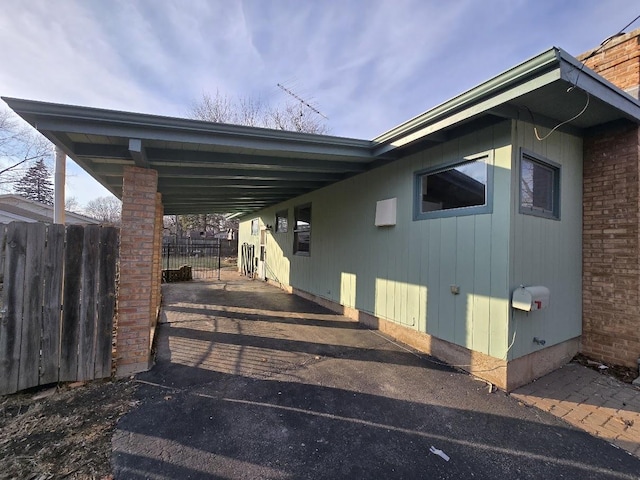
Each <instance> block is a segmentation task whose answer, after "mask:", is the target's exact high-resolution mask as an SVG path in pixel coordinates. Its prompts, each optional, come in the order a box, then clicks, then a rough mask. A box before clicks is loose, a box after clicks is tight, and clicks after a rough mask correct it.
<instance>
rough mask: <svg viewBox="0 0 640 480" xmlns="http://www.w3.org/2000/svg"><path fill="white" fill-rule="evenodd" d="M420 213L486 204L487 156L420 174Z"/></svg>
mask: <svg viewBox="0 0 640 480" xmlns="http://www.w3.org/2000/svg"><path fill="white" fill-rule="evenodd" d="M421 186H422V192H421V197H420V199H421V202H420V212H421V213H426V212H435V211H438V210H450V209H453V208H465V207H475V206H479V205H485V204H486V203H487V164H486V162H485V161H484V159H481V160H473V161H471V162H465V163H461V164H459V165H456V166H454V167H451V168H448V169H446V170H441V171H439V172H434V173H427V174H424V175H422V177H421Z"/></svg>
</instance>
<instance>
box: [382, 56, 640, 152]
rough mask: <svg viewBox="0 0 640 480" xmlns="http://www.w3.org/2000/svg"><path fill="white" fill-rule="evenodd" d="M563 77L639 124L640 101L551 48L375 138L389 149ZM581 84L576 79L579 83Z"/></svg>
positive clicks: (385, 148) (397, 147) (387, 150)
mask: <svg viewBox="0 0 640 480" xmlns="http://www.w3.org/2000/svg"><path fill="white" fill-rule="evenodd" d="M558 80H562V81H565V82H567V84H568V85H576V86H577V87H579V88H581V89H583V90H584V91H586V92H588V93H589V94H590V95H592V96H594V97H597V98H599V99H601V100H603V101H604V102H606V103H607V104H608V105H610V106H612V107H613V108H615V109H617V110H618V111H619V112H620V113H621V114H622V116H624V117H626V118H627V119H628V120H632V121H634V122H636V123H640V104H639V103H638V101H637V100H636V99H634V98H633V97H632V96H631V95H629V94H627V93H626V92H624V91H622V90H621V89H619V88H618V87H616V86H615V85H613V84H612V83H610V82H608V81H607V80H605V79H604V78H602V77H601V76H599V75H598V74H596V73H595V72H593V71H592V70H590V69H588V68H587V67H583V65H582V64H581V63H580V62H579V61H578V60H577V59H575V58H574V57H573V56H571V55H570V54H568V53H567V52H565V51H564V50H562V49H560V48H557V47H553V48H551V49H549V50H547V51H546V52H543V53H541V54H540V55H537V56H536V57H534V58H532V59H530V60H528V61H526V62H524V63H522V64H520V65H518V66H516V67H514V68H512V69H510V70H507V71H506V72H504V73H502V74H500V75H498V76H496V77H494V78H492V79H491V80H489V81H487V82H484V83H482V84H481V85H478V86H477V87H475V88H473V89H471V90H468V91H467V92H465V93H463V94H461V95H458V96H456V97H454V98H453V99H451V100H449V101H447V102H445V103H442V104H440V105H439V106H437V107H435V108H433V109H431V110H428V111H427V112H425V113H423V114H421V115H418V116H417V117H414V118H412V119H411V120H409V121H407V122H405V123H403V124H401V125H399V126H397V127H395V128H393V129H391V130H389V131H387V132H385V133H383V134H382V135H379V136H378V137H376V138H374V139H373V142H374V143H375V144H376V149H375V152H376V153H377V154H389V153H391V152H393V151H394V150H397V149H399V148H401V147H404V146H406V145H408V144H410V143H412V142H415V141H417V140H419V139H421V138H425V137H427V136H429V135H433V134H435V133H436V132H439V131H440V130H442V129H444V128H448V127H450V126H452V125H454V124H456V123H460V122H462V121H464V120H466V119H469V118H471V117H474V116H478V115H481V114H483V113H486V112H488V111H489V110H490V109H492V108H496V107H498V106H500V105H502V104H505V103H507V102H508V101H509V100H511V99H513V98H516V97H517V96H519V95H522V94H523V93H526V92H527V91H532V90H534V89H537V88H540V87H543V86H544V85H546V84H549V83H552V82H556V81H558ZM576 83H577V84H576Z"/></svg>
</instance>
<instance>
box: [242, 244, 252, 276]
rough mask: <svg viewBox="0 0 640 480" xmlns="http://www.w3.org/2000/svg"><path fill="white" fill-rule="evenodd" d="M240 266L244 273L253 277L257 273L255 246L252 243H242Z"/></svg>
mask: <svg viewBox="0 0 640 480" xmlns="http://www.w3.org/2000/svg"><path fill="white" fill-rule="evenodd" d="M240 267H241V271H242V274H243V275H246V276H247V277H251V278H253V277H254V276H255V274H256V259H255V246H254V245H251V244H250V243H243V244H242V251H241V257H240Z"/></svg>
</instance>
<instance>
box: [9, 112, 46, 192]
mask: <svg viewBox="0 0 640 480" xmlns="http://www.w3.org/2000/svg"><path fill="white" fill-rule="evenodd" d="M51 153H52V146H51V143H50V142H49V141H48V140H47V139H45V138H44V137H43V136H42V135H40V134H38V133H37V132H36V131H35V130H33V128H31V127H29V126H28V125H26V124H22V122H21V121H20V120H19V118H18V117H17V116H16V115H15V114H13V113H12V112H11V111H10V110H7V109H1V110H0V187H2V188H3V189H5V190H10V187H11V185H12V184H14V183H16V182H18V181H19V180H20V179H21V178H22V177H23V176H24V175H25V173H26V172H27V171H28V169H29V168H30V167H31V166H32V165H33V164H34V163H35V162H37V161H38V160H46V159H48V158H50V156H51Z"/></svg>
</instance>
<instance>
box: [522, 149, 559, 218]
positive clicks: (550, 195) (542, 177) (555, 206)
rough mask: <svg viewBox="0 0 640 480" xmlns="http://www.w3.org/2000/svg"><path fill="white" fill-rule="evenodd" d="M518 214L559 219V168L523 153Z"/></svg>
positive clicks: (532, 155)
mask: <svg viewBox="0 0 640 480" xmlns="http://www.w3.org/2000/svg"><path fill="white" fill-rule="evenodd" d="M520 213H523V214H526V215H536V216H538V217H545V218H551V219H555V220H557V219H559V218H560V167H559V166H556V165H553V164H551V163H550V162H549V161H548V160H546V159H542V158H540V157H538V156H535V155H534V154H532V153H528V152H525V151H523V152H521V157H520Z"/></svg>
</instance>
